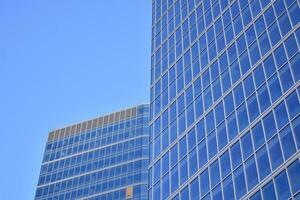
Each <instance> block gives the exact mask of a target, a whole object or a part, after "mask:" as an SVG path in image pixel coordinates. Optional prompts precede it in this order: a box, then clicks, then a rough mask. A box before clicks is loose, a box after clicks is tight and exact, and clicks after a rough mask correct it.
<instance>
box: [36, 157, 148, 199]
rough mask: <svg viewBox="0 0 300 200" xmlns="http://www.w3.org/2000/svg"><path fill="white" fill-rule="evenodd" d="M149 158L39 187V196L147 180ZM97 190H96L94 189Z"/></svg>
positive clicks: (121, 185) (105, 189)
mask: <svg viewBox="0 0 300 200" xmlns="http://www.w3.org/2000/svg"><path fill="white" fill-rule="evenodd" d="M147 163H148V160H141V161H135V162H131V163H127V164H124V165H121V166H117V167H112V168H109V169H105V170H101V171H97V172H93V173H89V174H87V175H83V176H80V177H76V178H72V179H68V180H65V181H61V182H57V183H54V184H50V185H46V186H42V187H39V188H38V189H37V195H36V196H37V197H40V196H45V195H55V194H57V193H61V192H65V191H67V190H70V189H76V188H78V187H80V188H84V187H90V186H96V185H98V188H99V190H100V191H97V192H104V191H108V190H111V189H115V188H118V187H123V186H125V185H130V184H135V183H138V182H146V181H147ZM94 192H95V191H94Z"/></svg>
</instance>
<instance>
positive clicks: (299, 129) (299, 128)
mask: <svg viewBox="0 0 300 200" xmlns="http://www.w3.org/2000/svg"><path fill="white" fill-rule="evenodd" d="M292 124H293V131H294V135H295V138H296V144H297V146H298V149H300V134H299V133H300V116H298V117H297V118H296V119H294V120H293V122H292Z"/></svg>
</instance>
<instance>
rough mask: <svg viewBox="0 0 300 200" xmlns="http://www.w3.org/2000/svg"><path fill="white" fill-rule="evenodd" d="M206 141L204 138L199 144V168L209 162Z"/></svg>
mask: <svg viewBox="0 0 300 200" xmlns="http://www.w3.org/2000/svg"><path fill="white" fill-rule="evenodd" d="M205 142H206V141H205V140H203V141H202V142H201V143H200V144H199V145H198V160H199V168H200V167H202V166H203V165H204V164H205V163H206V162H207V150H206V143H205Z"/></svg>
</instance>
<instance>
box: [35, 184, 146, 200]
mask: <svg viewBox="0 0 300 200" xmlns="http://www.w3.org/2000/svg"><path fill="white" fill-rule="evenodd" d="M97 189H98V188H97V187H92V188H91V189H90V188H83V189H79V190H73V191H69V192H66V193H62V194H58V195H55V196H53V197H47V198H46V197H45V198H36V199H47V200H57V199H78V198H81V197H87V196H90V195H92V194H93V193H92V192H90V190H96V191H97ZM146 191H147V186H146V185H135V186H134V187H133V200H138V199H141V200H146V199H147V195H146V194H147V192H146ZM125 195H126V190H125V189H120V190H116V191H114V192H109V193H105V194H102V195H97V196H95V197H91V198H88V199H89V200H108V199H110V200H113V199H124V198H125Z"/></svg>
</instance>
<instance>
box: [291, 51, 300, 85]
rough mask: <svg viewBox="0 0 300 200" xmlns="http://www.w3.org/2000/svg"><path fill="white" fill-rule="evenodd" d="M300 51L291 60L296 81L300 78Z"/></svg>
mask: <svg viewBox="0 0 300 200" xmlns="http://www.w3.org/2000/svg"><path fill="white" fill-rule="evenodd" d="M299 65H300V53H297V54H296V56H295V57H293V59H292V60H291V68H292V72H293V75H294V79H295V81H298V80H299V79H300V67H298V66H299Z"/></svg>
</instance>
